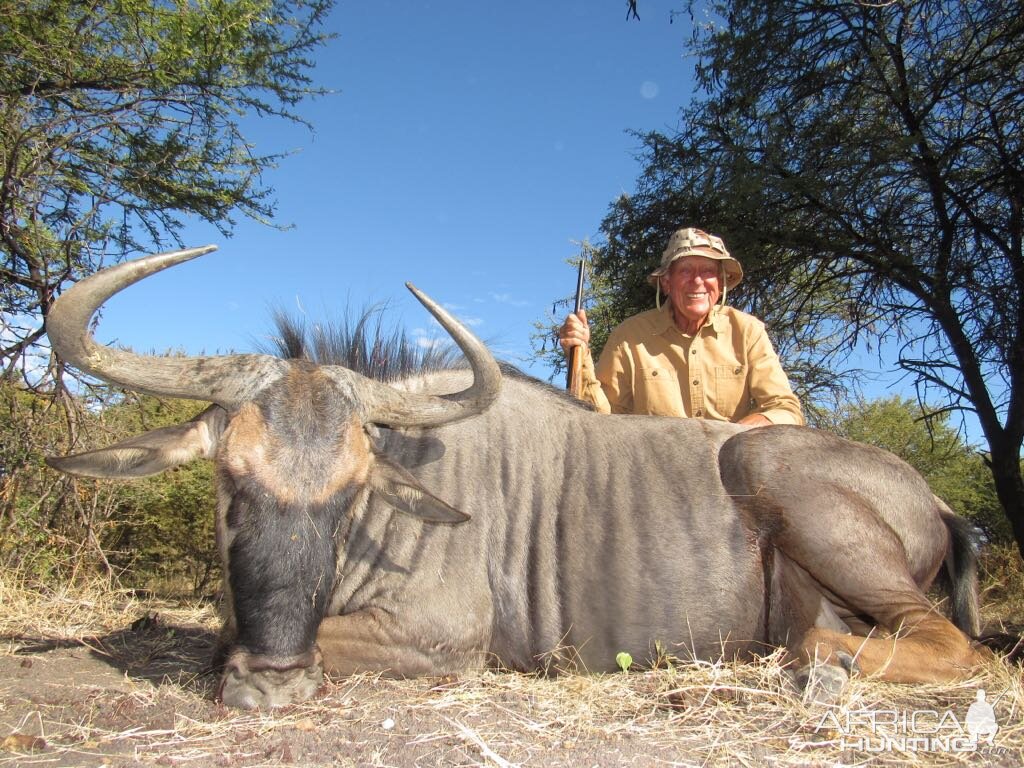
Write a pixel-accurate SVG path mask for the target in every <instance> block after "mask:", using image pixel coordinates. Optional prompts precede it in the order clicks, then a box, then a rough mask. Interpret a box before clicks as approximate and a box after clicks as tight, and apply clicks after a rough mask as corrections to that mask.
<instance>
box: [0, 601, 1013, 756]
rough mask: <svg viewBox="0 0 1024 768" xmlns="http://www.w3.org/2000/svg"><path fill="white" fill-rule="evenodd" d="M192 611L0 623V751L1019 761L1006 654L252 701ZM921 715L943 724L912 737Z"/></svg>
mask: <svg viewBox="0 0 1024 768" xmlns="http://www.w3.org/2000/svg"><path fill="white" fill-rule="evenodd" d="M0 610H2V609H0ZM52 610H58V611H59V610H60V608H59V603H57V604H56V605H55V607H53V609H52ZM49 618H50V620H51V622H53V623H54V624H55V625H57V624H61V622H60V620H59V617H58V616H53V615H51V616H50V617H49ZM199 618H200V619H201V620H199V621H196V614H195V612H194V611H193V612H189V613H185V612H176V610H175V608H174V606H171V605H164V606H162V610H161V611H160V612H156V611H154V610H153V609H151V608H150V607H145V608H143V607H140V606H138V605H135V604H132V605H130V606H128V607H126V608H125V609H124V610H123V611H122V613H121V614H120V615H119V616H115V617H113V618H111V617H109V616H108V617H107V618H106V619H105V622H106V623H107V624H112V625H114V626H113V628H111V629H108V630H107V631H105V632H101V633H98V634H86V633H81V634H79V635H77V636H64V637H61V638H59V639H55V638H54V637H52V636H51V637H46V636H40V635H39V633H38V632H37V631H36V630H34V629H33V628H31V627H26V628H24V629H23V630H22V631H20V632H18V631H15V632H12V631H11V629H10V627H11V626H12V622H10V621H9V622H7V623H6V624H5V626H6V627H7V630H6V632H5V633H4V635H3V636H2V637H0V766H4V765H16V766H83V767H87V768H88V767H93V766H111V767H112V768H113V767H114V766H207V765H209V766H226V767H231V768H234V767H235V766H278V765H301V766H321V765H323V766H327V765H330V766H400V767H405V766H475V765H495V766H513V765H514V766H541V767H543V768H556V767H558V766H573V767H574V768H575V767H576V766H675V765H678V766H698V765H699V766H706V765H714V766H717V765H721V766H727V765H728V766H733V765H748V766H750V765H780V766H816V765H820V766H838V765H908V764H911V765H972V766H973V765H993V766H1015V767H1018V766H1021V765H1024V720H1022V705H1024V693H1022V689H1021V679H1020V677H1021V675H1020V670H1019V668H1016V667H1008V666H1006V665H1003V664H995V665H993V668H992V670H991V671H990V672H989V673H987V674H985V675H983V676H981V677H979V678H977V679H975V680H971V681H967V682H965V683H962V684H958V685H956V686H950V687H944V688H938V687H921V686H892V685H883V684H881V683H877V682H872V681H861V680H855V681H854V682H853V683H852V684H851V685H850V686H849V688H848V690H847V691H846V692H845V693H844V695H843V697H842V699H841V700H840V701H839V702H837V703H836V704H834V705H830V706H825V705H821V704H814V703H811V702H804V701H802V700H801V699H800V696H799V695H798V694H797V693H796V692H795V691H794V690H793V688H792V685H791V683H790V681H789V676H788V674H787V673H786V672H785V670H783V669H781V668H780V667H779V666H778V664H777V662H776V660H774V659H768V660H766V661H764V662H759V663H756V664H735V663H723V662H719V663H711V664H708V663H704V664H678V665H675V666H674V667H673V668H671V669H666V670H658V671H654V672H644V673H636V672H630V673H629V674H616V675H604V676H596V675H566V676H563V677H559V678H540V677H534V676H529V675H518V674H513V673H504V672H478V673H468V674H466V675H465V676H460V677H458V678H446V679H440V680H438V679H431V680H427V679H420V680H405V681H397V680H388V679H384V678H380V677H377V676H366V675H363V676H357V677H351V678H346V679H341V680H333V681H330V682H328V684H326V685H325V686H324V688H323V689H322V691H321V693H320V696H318V698H317V699H316V700H314V701H311V702H307V703H305V704H301V705H295V706H293V707H287V708H283V709H280V710H275V711H273V712H263V713H261V712H256V713H250V712H239V711H236V710H229V709H226V708H224V707H223V706H221V705H220V704H218V703H217V702H215V701H214V696H213V694H214V691H215V688H216V676H215V675H214V674H212V673H211V672H210V671H209V670H208V662H209V658H210V655H211V652H212V649H213V646H214V640H215V627H216V618H215V616H214V615H213V612H212V609H211V610H209V611H207V612H206V613H203V614H202V615H200V617H199ZM65 623H66V624H68V625H74V624H75V622H73V621H71V620H70V618H69V620H68V621H67V622H65ZM14 624H16V622H15V623H14ZM72 634H74V633H72ZM979 688H984V689H985V690H986V691H987V694H988V700H989V701H990V702H992V703H994V705H995V715H996V721H997V723H998V726H999V731H998V732H997V734H996V736H995V738H994V740H993V743H992V744H991V745H989V744H985V743H982V744H981V745H980V746H979V747H978V748H976V749H967V748H965V747H963V742H956V741H955V739H954V741H953V742H952V743H950V742H949V741H948V737H950V736H957V735H959V736H960V737H963V736H966V734H965V733H964V726H965V719H966V713H967V711H968V708H969V706H970V704H971V703H972V702H974V700H975V697H976V692H977V690H978V689H979ZM915 712H918V713H920V712H925V713H934V714H926V715H920V714H919V715H917V716H916V717H917V718H918V720H919V727H917V728H916V731H920V732H921V733H916V732H911V730H913V729H910V728H908V726H907V725H906V724H903V725H900V723H899V717H898V716H902V717H903V718H904V719H905V718H906V717H912V716H914V715H913V713H915ZM866 713H875V715H873V716H874V717H875V719H876V722H874V723H869V722H868V719H869V718H868V715H867V714H866ZM878 713H881V714H880V715H879V714H878ZM851 714H852V716H853V719H852V720H850V717H851ZM879 717H880V718H881V720H882V721H883V722H881V723H879V722H877V720H878V718H879ZM943 717H945V722H942V718H943ZM956 728H959V730H955V729H956ZM925 731H928V732H932V733H931V736H932V737H936V736H937V737H942V738H941V739H940V740H935V739H934V738H933V739H932V741H931V743H929V744H927V745H924V746H926V747H927V748H926V749H922V748H921V747H922V744H921V743H918V744H917V746H915V745H914V743H912V742H913V738H912V737H914V736H921V735H923V734H924V732H925ZM908 737H911V738H910V741H908ZM886 738H887V739H888V741H885V739H886ZM958 744H959V745H960V746H958Z"/></svg>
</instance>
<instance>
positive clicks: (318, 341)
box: [260, 305, 593, 410]
mask: <svg viewBox="0 0 1024 768" xmlns="http://www.w3.org/2000/svg"><path fill="white" fill-rule="evenodd" d="M386 309H387V307H386V306H385V305H375V306H372V307H369V308H368V309H364V310H363V311H362V312H361V313H360V314H359V316H358V317H356V318H355V319H353V318H351V317H349V316H348V314H346V316H345V317H344V318H343V320H342V321H341V322H340V323H337V324H336V323H330V322H329V323H327V325H314V326H313V327H312V328H310V327H309V326H307V324H306V321H305V319H303V318H301V317H295V316H294V315H290V314H288V313H287V312H285V311H284V310H280V309H279V310H276V311H275V312H274V314H273V321H274V326H275V331H276V333H275V335H274V336H273V338H272V339H271V342H270V343H269V344H265V345H261V346H260V351H262V352H265V353H267V354H271V355H276V356H277V357H281V358H284V359H286V360H308V361H309V362H312V363H317V364H318V365H343V366H345V367H346V368H348V369H349V370H352V371H355V372H356V373H359V374H361V375H363V376H366V377H367V378H371V379H375V380H376V381H381V382H385V383H387V382H393V381H399V380H400V379H403V378H406V377H408V376H416V375H419V374H424V373H432V372H435V371H450V370H459V369H464V368H466V367H468V366H467V363H466V359H465V357H463V355H462V352H461V351H460V350H459V349H458V347H456V346H455V345H454V344H452V343H451V342H446V341H437V342H431V343H430V344H426V345H424V344H420V343H419V342H417V341H416V339H414V338H411V337H410V336H409V334H407V333H406V332H405V330H404V329H402V328H390V329H386V328H385V327H384V324H383V319H382V316H383V314H384V312H385V310H386ZM498 367H499V368H501V373H502V375H503V376H506V377H508V378H510V379H517V380H519V381H522V382H525V383H528V384H531V385H533V386H536V387H540V388H542V389H544V390H546V391H547V392H548V393H549V394H552V395H554V396H556V397H558V398H559V399H560V400H562V401H563V402H564V403H567V404H571V405H573V406H575V407H578V408H582V409H584V410H593V406H591V405H590V404H589V403H585V402H583V401H581V400H577V399H576V398H575V397H572V396H571V395H569V394H568V393H566V392H565V391H564V390H561V389H559V388H557V387H554V386H552V385H551V384H548V383H547V382H544V381H541V380H540V379H537V378H535V377H533V376H531V375H530V374H528V373H524V372H523V371H521V370H520V369H519V368H517V367H516V366H514V365H512V364H511V363H507V362H504V361H499V363H498Z"/></svg>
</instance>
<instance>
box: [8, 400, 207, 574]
mask: <svg viewBox="0 0 1024 768" xmlns="http://www.w3.org/2000/svg"><path fill="white" fill-rule="evenodd" d="M74 405H76V406H80V405H81V403H74ZM201 408H202V405H201V404H197V403H195V402H192V401H184V400H159V399H157V398H153V397H148V396H146V397H138V398H136V397H128V398H124V397H120V398H118V399H116V400H115V401H113V402H110V403H102V402H98V403H94V404H93V405H92V407H90V408H87V409H84V410H82V411H81V412H79V413H78V414H77V415H76V416H75V418H73V419H70V420H69V419H68V417H67V412H66V410H65V409H64V408H62V407H60V406H59V405H57V404H56V403H55V402H54V401H53V399H52V398H51V397H50V396H47V395H39V394H35V393H33V392H29V391H26V390H23V389H19V388H17V387H15V386H13V385H11V384H10V383H2V382H0V482H2V485H0V510H2V515H0V520H2V527H0V567H4V568H11V569H15V570H18V571H19V572H21V573H25V574H31V575H32V576H34V577H36V578H38V579H40V580H41V581H44V582H45V581H51V580H53V579H55V578H58V577H59V578H68V577H73V576H76V575H79V576H83V577H84V576H88V575H92V574H95V573H106V574H107V575H109V576H114V577H117V578H118V579H119V580H120V581H121V582H122V583H125V584H129V585H135V586H152V585H153V584H154V583H156V582H159V583H160V584H161V585H173V586H174V587H175V588H176V589H179V590H180V589H183V588H184V589H187V590H192V591H194V592H197V593H198V592H202V591H204V590H206V589H208V588H209V586H210V584H211V582H212V580H213V579H215V578H216V576H217V568H218V564H219V558H218V554H217V551H216V544H215V535H214V522H213V521H214V507H215V503H216V499H215V492H214V488H213V478H212V468H211V467H210V466H209V464H208V463H205V462H198V461H197V462H193V463H191V464H189V465H186V466H183V467H179V468H178V469H175V470H172V471H170V472H165V473H163V474H161V475H157V476H155V477H151V478H145V479H143V480H137V481H134V482H115V481H96V480H87V479H73V478H70V477H67V476H65V475H62V474H59V473H57V472H54V471H53V470H50V469H48V468H47V467H46V465H45V461H44V459H45V457H46V456H49V455H62V454H64V453H67V452H68V450H69V449H68V447H67V446H68V445H69V442H71V438H70V435H71V434H74V435H75V437H74V448H73V450H75V451H83V450H88V449H90V448H95V447H99V446H100V445H107V444H110V443H112V442H116V441H118V440H122V439H124V438H126V437H130V436H132V435H137V434H139V433H141V432H145V431H146V430H149V429H155V428H158V427H162V426H168V425H170V424H177V423H180V422H183V421H187V420H188V419H190V418H192V417H193V416H195V415H196V414H197V412H198V411H199V410H200V409H201ZM69 426H71V427H73V429H71V430H69Z"/></svg>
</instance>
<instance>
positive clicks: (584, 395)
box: [579, 345, 612, 413]
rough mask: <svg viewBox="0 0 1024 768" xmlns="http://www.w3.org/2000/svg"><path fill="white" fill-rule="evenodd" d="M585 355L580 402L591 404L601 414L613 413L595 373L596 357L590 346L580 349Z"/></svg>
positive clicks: (581, 373) (581, 371) (581, 370)
mask: <svg viewBox="0 0 1024 768" xmlns="http://www.w3.org/2000/svg"><path fill="white" fill-rule="evenodd" d="M579 349H580V351H581V352H582V353H583V365H582V367H581V369H580V381H581V382H582V387H581V389H580V400H583V401H585V402H588V403H590V404H591V405H593V406H594V408H595V409H597V411H598V412H599V413H611V412H612V406H611V403H610V402H608V396H607V395H606V394H605V392H604V388H603V387H602V386H601V382H600V381H599V380H598V378H597V373H596V372H595V371H594V356H593V355H591V354H590V346H589V345H588V346H586V347H581V348H579Z"/></svg>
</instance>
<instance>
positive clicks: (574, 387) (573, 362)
mask: <svg viewBox="0 0 1024 768" xmlns="http://www.w3.org/2000/svg"><path fill="white" fill-rule="evenodd" d="M586 265H587V262H586V261H585V260H584V259H583V258H580V271H579V275H578V276H577V278H576V303H575V304H574V305H573V310H572V311H573V312H574V313H575V314H579V311H580V310H581V309H583V278H584V276H585V275H586V270H587V266H586ZM579 352H580V348H579V347H573V348H572V349H570V350H569V365H568V366H567V368H566V377H565V388H566V389H567V390H569V394H570V395H572V396H573V397H579V396H580V390H581V389H583V355H582V354H578V353H579Z"/></svg>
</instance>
